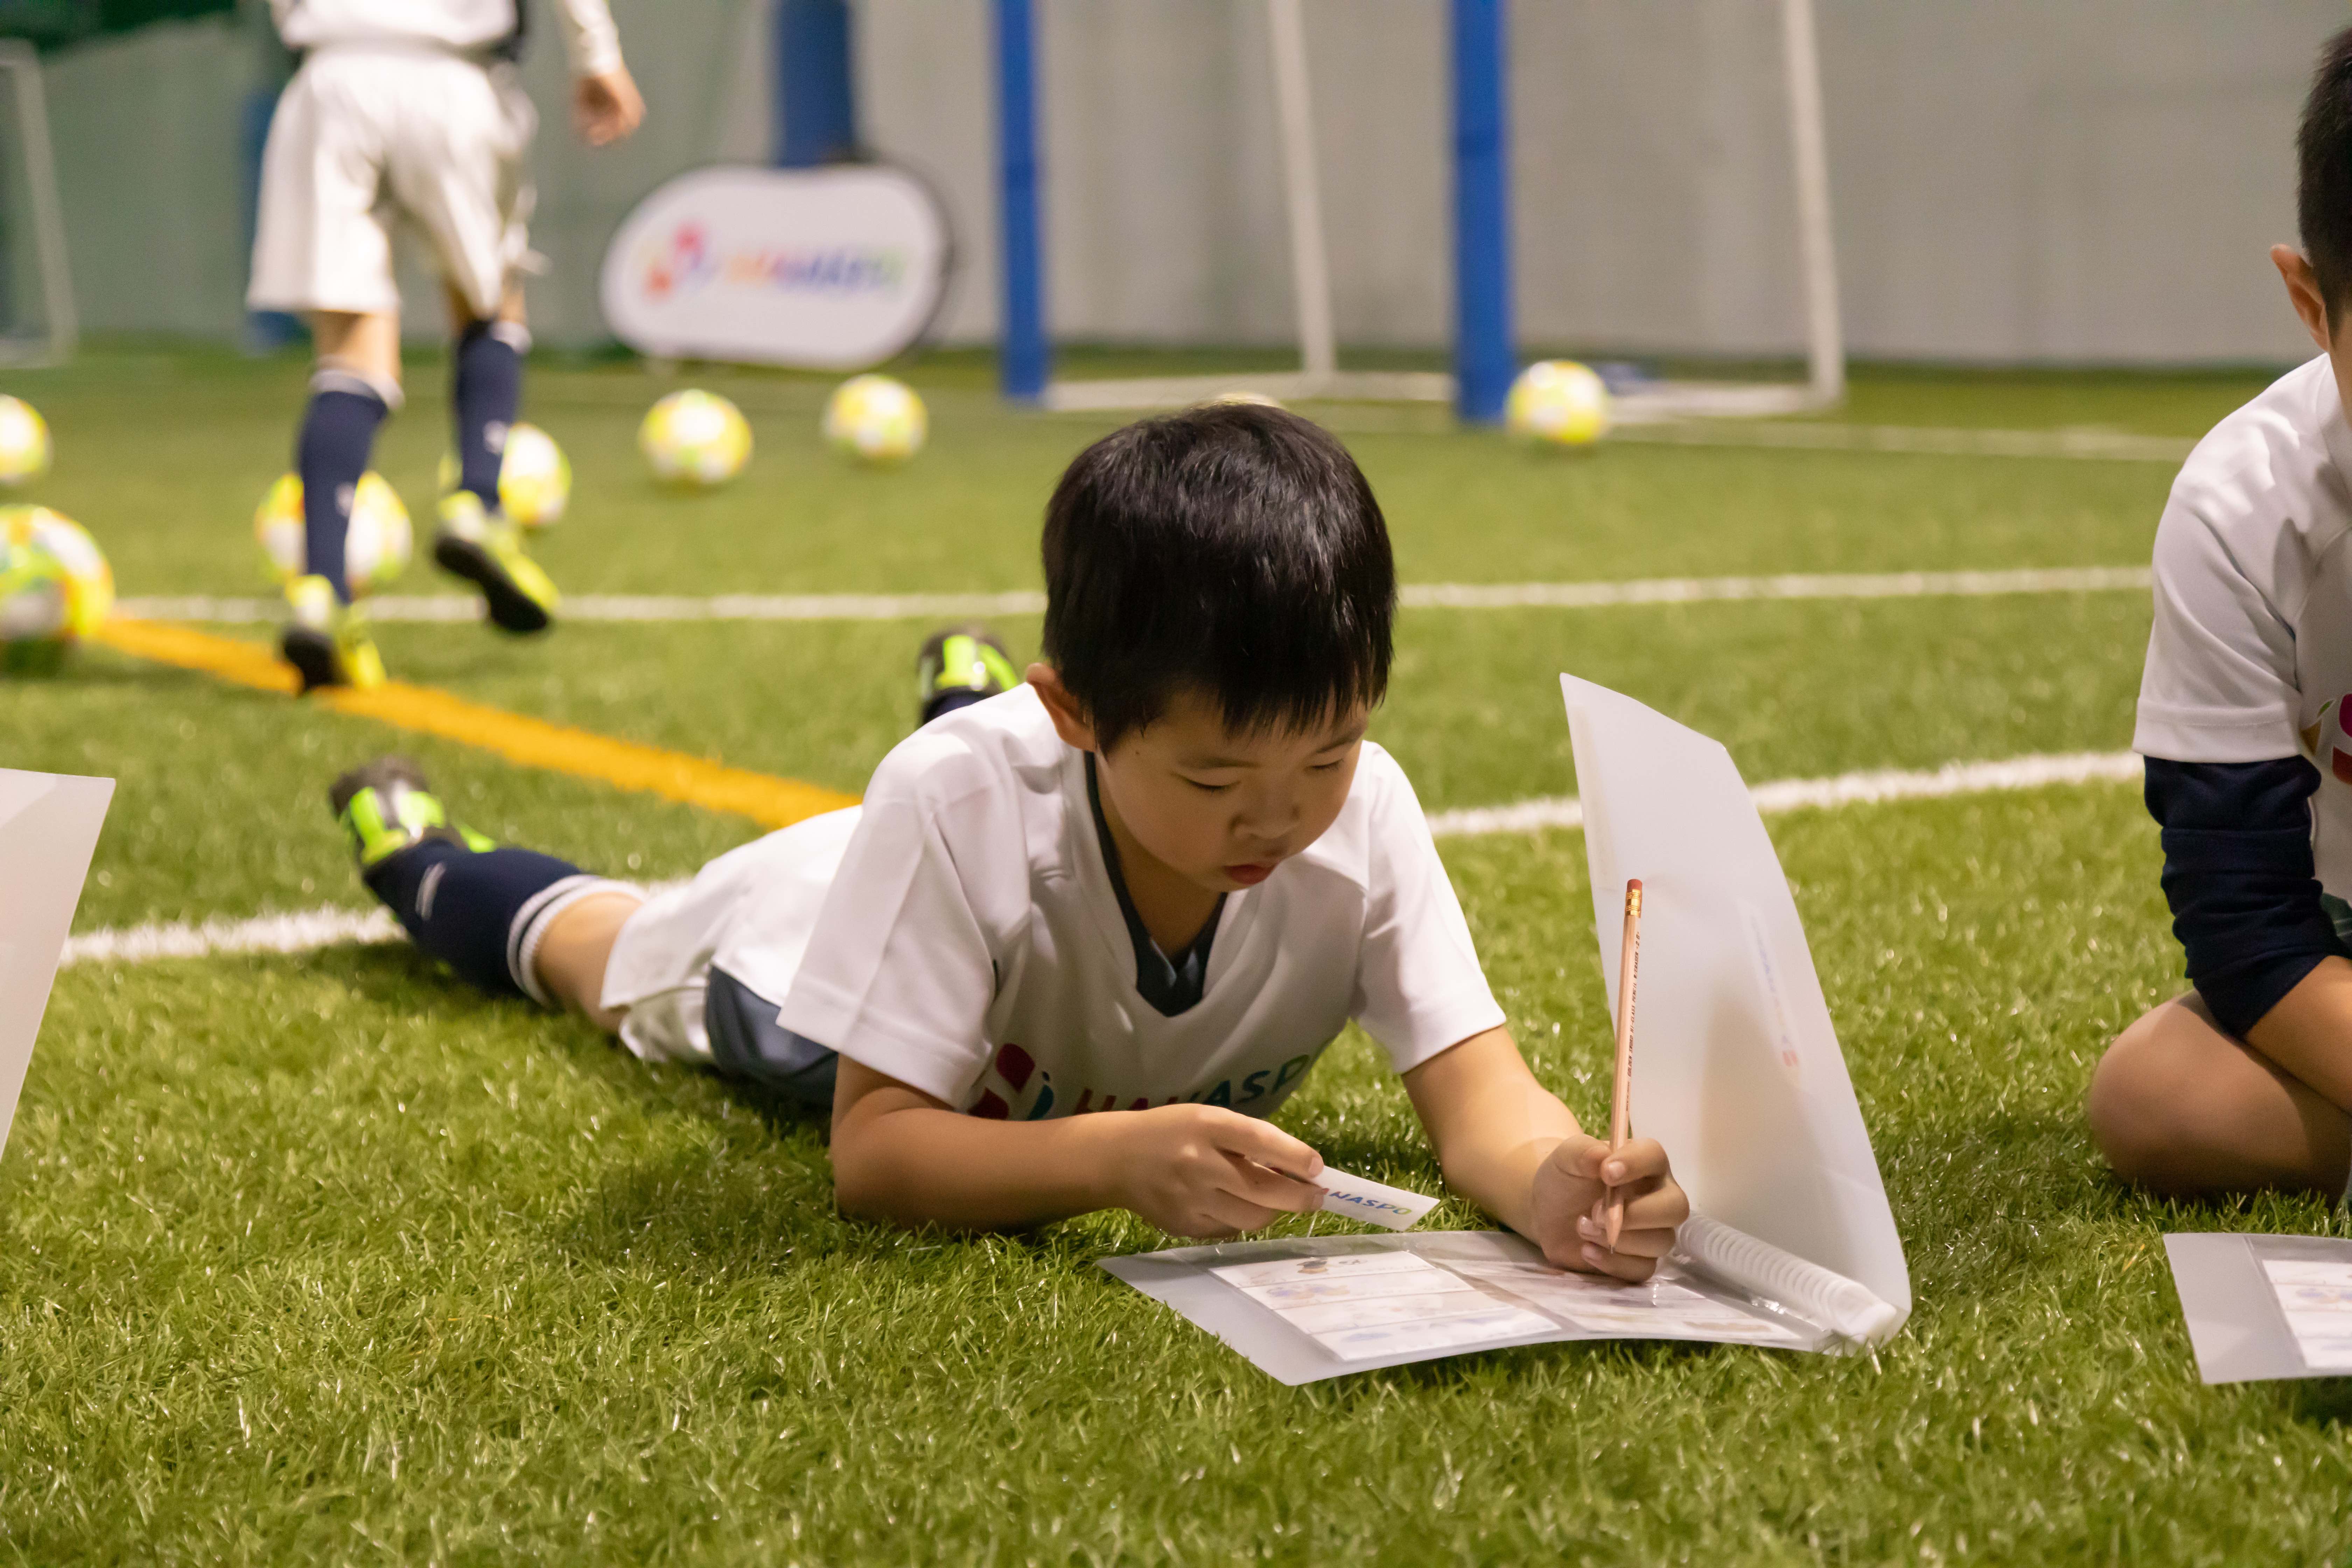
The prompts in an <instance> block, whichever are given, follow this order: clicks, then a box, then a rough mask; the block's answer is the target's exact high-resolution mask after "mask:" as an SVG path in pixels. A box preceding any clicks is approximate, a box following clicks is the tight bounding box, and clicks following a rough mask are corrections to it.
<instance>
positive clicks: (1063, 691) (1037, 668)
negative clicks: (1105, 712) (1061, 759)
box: [1024, 664, 1096, 752]
mask: <svg viewBox="0 0 2352 1568" xmlns="http://www.w3.org/2000/svg"><path fill="white" fill-rule="evenodd" d="M1024 679H1027V681H1028V682H1029V684H1030V685H1031V686H1034V687H1035V688H1036V689H1037V700H1039V701H1040V702H1043V703H1044V704H1045V711H1046V713H1047V715H1049V716H1050V717H1051V718H1052V719H1053V721H1054V733H1055V734H1056V735H1059V736H1061V737H1062V740H1063V741H1064V742H1065V743H1066V744H1068V745H1071V746H1074V747H1076V749H1077V750H1079V751H1081V752H1091V751H1093V750H1095V749H1096V748H1095V727H1094V726H1093V725H1092V724H1090V723H1088V722H1087V716H1086V710H1084V709H1082V708H1080V707H1079V706H1078V700H1077V699H1076V698H1075V697H1073V696H1071V695H1070V689H1069V688H1068V687H1066V686H1065V685H1063V684H1062V673H1061V671H1059V670H1057V669H1055V668H1054V667H1053V666H1052V665H1050V664H1033V665H1031V666H1030V667H1029V668H1028V670H1027V672H1026V675H1025V677H1024Z"/></svg>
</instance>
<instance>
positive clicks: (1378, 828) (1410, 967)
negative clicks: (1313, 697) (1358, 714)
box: [1349, 752, 1503, 1072]
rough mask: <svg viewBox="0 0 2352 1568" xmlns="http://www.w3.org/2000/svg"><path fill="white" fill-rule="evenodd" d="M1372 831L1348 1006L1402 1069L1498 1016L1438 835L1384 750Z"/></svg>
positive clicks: (1376, 759) (1375, 762) (1370, 762)
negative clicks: (1361, 926) (1360, 937)
mask: <svg viewBox="0 0 2352 1568" xmlns="http://www.w3.org/2000/svg"><path fill="white" fill-rule="evenodd" d="M1363 765H1365V766H1368V767H1376V768H1378V769H1379V770H1380V771H1381V773H1382V774H1384V775H1385V776H1383V777H1381V778H1379V779H1378V780H1377V781H1376V783H1377V785H1378V787H1377V788H1376V789H1375V791H1374V799H1373V802H1372V809H1371V819H1370V830H1369V839H1370V841H1369V844H1368V850H1369V853H1368V855H1367V857H1366V861H1365V868H1366V875H1367V878H1368V883H1369V885H1368V886H1367V887H1366V888H1365V890H1364V940H1363V946H1362V948H1361V950H1360V951H1361V956H1360V959H1359V961H1358V963H1357V969H1356V992H1355V999H1354V1002H1353V1005H1351V1007H1350V1009H1349V1011H1350V1012H1351V1013H1352V1014H1353V1015H1354V1016H1355V1019H1356V1022H1358V1023H1359V1024H1361V1025H1362V1026H1364V1032H1365V1033H1367V1034H1369V1035H1370V1036H1371V1037H1372V1038H1374V1039H1376V1040H1378V1041H1379V1042H1380V1043H1381V1046H1382V1047H1385V1048H1386V1049H1387V1051H1388V1054H1389V1061H1390V1063H1391V1065H1392V1066H1394V1067H1395V1068H1396V1070H1397V1071H1399V1072H1408V1071H1411V1070H1412V1068H1416V1067H1419V1066H1420V1065H1421V1064H1422V1063H1423V1062H1425V1061H1427V1060H1428V1059H1429V1058H1432V1057H1433V1056H1436V1055H1437V1054H1438V1053H1439V1052H1441V1051H1443V1050H1444V1049H1445V1048H1446V1047H1449V1046H1456V1045H1459V1044H1461V1043H1462V1042H1463V1041H1464V1040H1466V1039H1468V1038H1469V1037H1471V1036H1473V1035H1475V1034H1479V1033H1481V1032H1483V1031H1485V1030H1487V1029H1491V1028H1494V1027H1496V1026H1497V1025H1499V1024H1501V1023H1502V1022H1503V1009H1502V1008H1501V1007H1500V1006H1498V1005H1496V1002H1495V993H1494V991H1493V990H1492V989H1491V988H1490V987H1489V986H1488V985H1487V984H1486V972H1485V971H1484V970H1482V969H1481V968H1480V967H1479V966H1478V950H1477V948H1476V947H1475V945H1474V944H1473V943H1472V942H1471V940H1470V922H1469V921H1466V920H1465V919H1463V917H1462V902H1461V900H1459V899H1457V898H1455V897H1454V884H1453V882H1452V881H1451V880H1449V879H1447V877H1446V875H1445V863H1444V861H1443V860H1440V859H1439V858H1437V842H1436V840H1435V839H1433V838H1432V837H1430V833H1429V823H1428V820H1427V819H1426V818H1425V817H1423V815H1422V810H1421V802H1420V800H1419V799H1418V798H1417V797H1416V796H1415V795H1413V791H1412V782H1411V781H1410V780H1408V779H1407V778H1406V777H1405V775H1404V770H1403V769H1402V768H1400V767H1398V766H1397V765H1396V763H1395V762H1394V761H1393V760H1391V758H1390V757H1389V756H1388V754H1387V753H1386V752H1374V753H1369V754H1368V755H1367V756H1366V758H1365V760H1364V764H1363Z"/></svg>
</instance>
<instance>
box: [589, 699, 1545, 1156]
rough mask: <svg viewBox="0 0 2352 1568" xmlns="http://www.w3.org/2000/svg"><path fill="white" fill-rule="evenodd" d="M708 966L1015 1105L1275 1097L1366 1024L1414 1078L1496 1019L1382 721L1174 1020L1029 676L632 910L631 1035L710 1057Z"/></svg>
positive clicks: (794, 1017) (927, 1081)
mask: <svg viewBox="0 0 2352 1568" xmlns="http://www.w3.org/2000/svg"><path fill="white" fill-rule="evenodd" d="M714 961H715V962H716V963H719V966H720V967H722V968H724V969H725V970H727V972H728V973H730V974H732V975H734V976H735V977H736V978H737V979H738V980H740V981H742V982H743V983H744V984H746V985H748V986H749V987H751V990H753V991H754V992H756V993H758V994H761V995H762V996H768V997H779V998H782V1005H781V1006H780V1008H779V1020H780V1022H781V1023H782V1025H783V1026H784V1027H786V1028H788V1029H791V1030H793V1031H794V1032H795V1033H797V1034H800V1035H803V1036H805V1037H808V1038H810V1039H812V1040H816V1041H819V1042H821V1043H823V1044H824V1045H828V1046H831V1047H834V1048H835V1050H838V1051H840V1052H841V1053H842V1054H843V1055H845V1056H846V1057H849V1058H852V1059H854V1060H856V1061H858V1062H861V1063H863V1064H865V1065H866V1066H867V1067H869V1068H873V1069H874V1070H876V1071H877V1072H880V1073H885V1074H887V1075H888V1076H889V1077H891V1078H894V1079H898V1080H899V1081H901V1082H903V1083H907V1084H911V1085H912V1086H914V1087H915V1088H917V1089H921V1090H923V1091H924V1092H925V1093H928V1094H930V1095H933V1096H936V1097H937V1098H939V1099H940V1100H945V1101H946V1102H947V1103H949V1104H950V1105H953V1106H955V1107H957V1108H959V1109H961V1110H968V1111H971V1112H974V1113H976V1114H979V1115H984V1116H1007V1117H1012V1118H1014V1119H1017V1120H1028V1119H1034V1118H1038V1117H1045V1116H1062V1115H1068V1114H1072V1113H1075V1112H1077V1111H1085V1110H1109V1109H1111V1108H1113V1107H1117V1108H1119V1109H1123V1110H1131V1109H1134V1108H1136V1107H1139V1106H1144V1105H1161V1104H1166V1103H1168V1102H1170V1101H1172V1100H1193V1101H1198V1102H1201V1103H1203V1104H1209V1105H1223V1106H1230V1107H1231V1108H1233V1109H1234V1110H1240V1111H1245V1112H1248V1113H1250V1114H1252V1115H1258V1116H1263V1115H1267V1114H1269V1113H1271V1112H1272V1111H1273V1110H1274V1109H1275V1108H1276V1106H1278V1105H1280V1104H1281V1103H1282V1101H1283V1100H1286V1099H1287V1098H1288V1097H1289V1096H1290V1095H1291V1094H1292V1093H1293V1092H1294V1091H1296V1090H1297V1088H1298V1086H1299V1083H1300V1082H1301V1081H1302V1080H1303V1079H1305V1077H1306V1075H1307V1069H1308V1068H1311V1067H1312V1066H1313V1065H1314V1062H1315V1059H1316V1058H1317V1057H1318V1055H1319V1054H1320V1053H1321V1052H1322V1049H1323V1047H1325V1046H1326V1045H1328V1043H1329V1042H1330V1040H1331V1039H1332V1037H1334V1036H1335V1035H1337V1034H1338V1033H1339V1029H1340V1027H1341V1026H1343V1025H1345V1024H1346V1023H1347V1021H1348V1020H1349V1019H1350V1018H1354V1019H1356V1020H1358V1021H1359V1022H1360V1023H1361V1024H1362V1025H1363V1026H1364V1028H1365V1030H1366V1032H1368V1033H1369V1034H1370V1035H1371V1037H1373V1038H1374V1039H1376V1040H1378V1041H1379V1042H1380V1043H1381V1045H1382V1046H1383V1047H1386V1049H1387V1052H1388V1056H1389V1059H1390V1061H1391V1064H1392V1065H1393V1066H1394V1067H1395V1068H1396V1069H1397V1070H1398V1071H1400V1072H1402V1071H1405V1070H1407V1069H1409V1068H1413V1067H1416V1066H1418V1065H1419V1064H1420V1063H1422V1062H1423V1061H1426V1060H1428V1059H1429V1058H1431V1057H1433V1056H1435V1055H1436V1054H1438V1053H1439V1052H1440V1051H1443V1050H1444V1049H1445V1048H1446V1047H1449V1046H1452V1045H1454V1044H1456V1043H1458V1042H1459V1041H1462V1040H1464V1039H1466V1038H1468V1037H1470V1036H1472V1035H1475V1034H1477V1033H1479V1032H1480V1031H1481V1030H1484V1029H1488V1028H1492V1027H1494V1026H1496V1025H1499V1024H1501V1023H1502V1022H1503V1012H1502V1009H1501V1008H1500V1007H1498V1006H1497V1005H1496V1003H1495V998H1494V994H1493V993H1492V991H1490V990H1489V989H1488V987H1487V984H1486V976H1485V974H1484V973H1483V972H1482V971H1481V970H1480V968H1479V966H1478V955H1477V952H1476V951H1475V949H1474V948H1473V946H1472V945H1471V941H1470V931H1469V927H1468V925H1467V923H1466V922H1465V921H1464V920H1463V918H1462V909H1461V905H1460V904H1459V902H1458V901H1457V900H1455V898H1454V889H1453V886H1452V884H1451V883H1450V882H1448V881H1447V880H1446V876H1445V868H1444V865H1443V864H1442V863H1441V862H1440V861H1439V859H1438V858H1437V849H1436V846H1435V844H1434V843H1433V842H1432V840H1431V838H1430V836H1429V827H1428V825H1427V823H1426V822H1425V821H1424V820H1423V816H1422V811H1421V805H1420V802H1419V801H1418V800H1416V799H1415V798H1414V795H1413V793H1412V784H1410V783H1409V782H1407V780H1406V778H1405V776H1404V773H1403V771H1402V769H1400V768H1399V767H1398V766H1397V764H1396V762H1395V760H1394V759H1393V758H1391V756H1390V755H1389V754H1388V753H1387V752H1385V751H1383V750H1381V748H1380V747H1379V746H1377V745H1374V744H1371V743H1370V742H1367V743H1366V744H1365V746H1364V748H1363V754H1362V757H1361V759H1360V762H1359V763H1358V765H1357V769H1356V778H1355V783H1354V785H1353V787H1352V788H1351V789H1350V790H1349V795H1348V801H1347V804H1346V805H1345V806H1343V807H1342V808H1341V810H1340V813H1339V820H1338V821H1337V822H1336V823H1334V824H1333V825H1332V826H1331V829H1330V831H1329V832H1328V833H1326V834H1325V835H1324V836H1323V837H1321V838H1320V839H1318V840H1317V841H1316V843H1315V844H1314V845H1313V846H1311V847H1309V848H1307V850H1306V851H1304V852H1303V853H1301V854H1299V855H1297V856H1296V857H1294V858H1291V859H1290V860H1287V861H1286V862H1284V863H1283V864H1282V865H1281V866H1279V867H1277V868H1276V869H1275V872H1274V874H1273V875H1272V876H1271V877H1269V878H1267V879H1265V881H1264V882H1263V883H1261V884H1259V885H1258V886H1257V887H1255V888H1252V889H1246V890H1244V891H1241V892H1237V893H1234V894H1232V895H1230V896H1228V897H1227V899H1226V900H1225V903H1224V909H1223V913H1222V915H1221V916H1220V918H1219V921H1218V925H1217V931H1216V935H1215V937H1214V938H1213V941H1212V942H1211V946H1210V952H1209V963H1208V969H1207V973H1206V984H1205V986H1204V988H1203V990H1202V995H1201V999H1200V1000H1199V1001H1198V1002H1197V1003H1195V1004H1194V1005H1192V1006H1191V1007H1190V1008H1188V1009H1186V1010H1185V1011H1183V1012H1181V1013H1179V1014H1177V1015H1176V1016H1173V1017H1170V1016H1163V1015H1162V1014H1160V1012H1159V1011H1158V1010H1157V1009H1156V1008H1154V1007H1153V1006H1152V1005H1151V1004H1150V1003H1149V1002H1147V1001H1146V1000H1144V998H1143V996H1142V995H1141V994H1140V993H1139V992H1138V990H1137V989H1136V953H1135V949H1134V946H1133V942H1132V941H1131V939H1130V938H1129V933H1128V927H1127V922H1126V920H1125V918H1124V917H1123V916H1122V914H1121V913H1120V910H1119V905H1118V893H1117V891H1116V889H1114V888H1113V886H1112V884H1111V879H1110V874H1109V871H1108V868H1106V866H1105V864H1104V861H1103V856H1102V848H1101V845H1100V842H1099V839H1098V837H1097V829H1096V826H1095V822H1094V816H1093V812H1092V809H1091V807H1090V805H1088V802H1087V777H1086V758H1085V754H1084V753H1083V752H1076V751H1074V750H1072V749H1071V748H1070V747H1069V746H1067V745H1066V744H1064V743H1063V742H1062V740H1061V738H1060V737H1059V736H1057V735H1056V734H1055V732H1054V728H1053V724H1052V721H1050V719H1049V718H1048V717H1047V715H1046V713H1045V707H1044V704H1042V703H1041V702H1039V701H1038V700H1037V697H1036V695H1035V693H1034V692H1033V691H1031V690H1029V689H1027V688H1025V687H1024V688H1023V689H1020V690H1018V691H1015V692H1012V693H1009V694H1007V695H1006V696H1003V697H1001V698H996V699H993V700H990V701H987V702H982V703H975V704H974V705H972V706H971V707H970V708H967V709H964V710H961V711H959V712H956V713H952V714H950V715H948V716H947V717H945V718H943V719H940V720H939V721H935V722H933V723H931V724H929V725H928V726H926V727H925V728H924V729H922V730H920V731H918V732H917V733H915V734H914V735H912V736H910V737H908V739H907V740H906V741H904V742H901V743H900V744H899V745H898V748H897V749H896V750H894V751H893V752H891V753H890V754H889V756H888V757H887V758H885V759H884V760H883V763H882V765H881V766H880V767H879V768H877V769H876V770H875V773H874V778H873V782H872V784H870V785H869V786H868V789H867V793H866V802H865V805H863V806H861V807H858V808H856V809H853V810H850V811H845V812H836V813H833V814H831V815H830V816H824V817H819V818H815V819H814V820H812V821H810V822H805V823H802V824H800V825H798V826H793V827H789V828H786V829H784V830H783V831H782V832H780V833H774V834H771V835H769V836H768V837H766V838H763V839H761V840H759V841H758V842H757V843H754V844H751V845H747V846H745V847H743V848H741V849H738V850H736V851H734V852H732V853H731V854H730V855H727V856H723V857H721V858H719V859H718V860H716V861H713V862H712V863H711V864H710V865H709V866H708V867H706V868H704V869H703V871H702V874H701V875H700V876H698V877H697V878H696V879H695V880H694V881H693V883H691V884H689V885H688V887H686V888H682V889H676V890H674V891H673V892H670V893H667V894H664V895H662V896H661V897H659V898H656V900H653V901H652V902H651V903H649V904H647V905H646V908H645V909H644V910H640V911H639V912H638V913H637V914H636V915H635V916H633V917H632V918H631V919H630V921H629V922H628V924H627V925H626V926H625V928H624V929H623V931H622V933H621V937H620V939H619V941H618V942H616V943H615V944H614V952H613V959H612V963H611V964H610V965H609V966H608V969H607V972H606V983H605V991H604V1002H605V1004H606V1005H608V1006H625V1007H626V1008H627V1009H628V1013H627V1016H626V1017H625V1020H624V1026H623V1037H624V1038H625V1039H626V1040H627V1041H628V1043H629V1044H630V1046H631V1047H632V1048H634V1049H635V1050H636V1051H637V1052H638V1053H639V1054H640V1055H643V1056H647V1057H655V1058H660V1057H669V1058H688V1059H694V1058H699V1059H708V1057H709V1046H708V1043H707V1041H706V1040H705V1039H704V1038H703V1037H702V1033H701V1018H700V1005H701V998H700V991H701V984H702V976H703V974H704V973H707V972H708V969H709V965H710V964H711V963H713V962H714Z"/></svg>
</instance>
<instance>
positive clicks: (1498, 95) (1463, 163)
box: [1453, 0, 1518, 425]
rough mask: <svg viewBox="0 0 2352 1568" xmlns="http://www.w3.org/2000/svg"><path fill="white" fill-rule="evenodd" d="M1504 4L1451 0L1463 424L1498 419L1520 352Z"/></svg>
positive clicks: (1457, 345) (1458, 374) (1457, 373)
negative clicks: (1515, 315)
mask: <svg viewBox="0 0 2352 1568" xmlns="http://www.w3.org/2000/svg"><path fill="white" fill-rule="evenodd" d="M1506 4H1507V0H1453V7H1454V17H1453V20H1454V387H1455V391H1454V397H1455V406H1456V408H1457V410H1458V411H1459V412H1460V414H1461V416H1462V417H1463V418H1464V419H1465V420H1470V421H1473V422H1475V423H1477V424H1482V425H1491V424H1495V423H1496V422H1497V421H1499V420H1500V419H1501V418H1502V417H1503V403H1504V400H1505V399H1506V398H1507V397H1508V396H1509V395H1510V391H1511V378H1512V377H1513V376H1515V375H1517V374H1518V347H1517V342H1516V341H1515V339H1516V333H1515V331H1514V330H1513V327H1512V310H1511V157H1510V117H1509V110H1508V106H1507V103H1506V101H1505V99H1504V93H1503V81H1504V69H1505V60H1506V55H1507V47H1506V40H1505V27H1504V20H1505V18H1504V7H1505V5H1506Z"/></svg>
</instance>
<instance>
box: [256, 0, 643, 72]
mask: <svg viewBox="0 0 2352 1568" xmlns="http://www.w3.org/2000/svg"><path fill="white" fill-rule="evenodd" d="M523 3H524V0H269V11H270V15H271V16H273V17H275V18H276V20H277V23H278V37H281V38H283V39H285V40H286V46H287V47H289V48H292V49H315V48H321V47H327V46H330V45H335V44H387V43H391V44H428V45H431V46H433V47H437V48H446V49H451V50H454V51H457V52H458V53H461V54H470V53H477V52H481V51H486V50H489V49H494V48H496V47H499V44H501V43H503V42H504V41H505V40H506V39H507V38H509V37H511V36H513V34H514V32H515V29H516V26H517V20H518V15H519V13H518V7H519V6H520V5H522V4H523ZM555 14H556V16H558V17H559V18H561V19H562V27H563V53H564V56H565V58H568V59H569V60H570V61H571V62H572V73H573V74H574V75H576V76H596V75H602V74H603V73H604V72H605V71H609V70H612V69H614V68H616V67H617V66H619V65H620V63H621V36H620V34H619V32H618V31H617V30H616V29H615V28H614V26H613V13H612V10H611V8H610V7H609V6H608V5H606V4H605V0H557V5H556V7H555Z"/></svg>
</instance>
